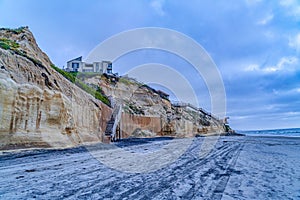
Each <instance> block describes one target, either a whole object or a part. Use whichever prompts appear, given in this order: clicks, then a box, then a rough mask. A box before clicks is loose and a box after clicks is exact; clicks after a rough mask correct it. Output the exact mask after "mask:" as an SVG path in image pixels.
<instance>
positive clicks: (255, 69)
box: [245, 64, 259, 71]
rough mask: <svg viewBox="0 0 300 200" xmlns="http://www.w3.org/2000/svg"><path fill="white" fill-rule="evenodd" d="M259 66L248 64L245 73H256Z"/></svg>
mask: <svg viewBox="0 0 300 200" xmlns="http://www.w3.org/2000/svg"><path fill="white" fill-rule="evenodd" d="M258 70H259V65H257V64H250V65H248V66H247V67H246V68H245V71H258Z"/></svg>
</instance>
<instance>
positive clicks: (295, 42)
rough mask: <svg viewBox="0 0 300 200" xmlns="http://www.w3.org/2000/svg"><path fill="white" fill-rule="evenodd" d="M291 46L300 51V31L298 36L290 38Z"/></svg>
mask: <svg viewBox="0 0 300 200" xmlns="http://www.w3.org/2000/svg"><path fill="white" fill-rule="evenodd" d="M289 46H290V47H292V48H294V49H296V50H297V52H299V51H300V33H298V34H297V35H296V36H294V37H292V38H290V41H289Z"/></svg>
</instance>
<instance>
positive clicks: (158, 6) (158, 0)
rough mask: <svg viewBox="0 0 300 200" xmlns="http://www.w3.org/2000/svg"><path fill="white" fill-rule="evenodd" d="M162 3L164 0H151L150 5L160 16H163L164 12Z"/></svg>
mask: <svg viewBox="0 0 300 200" xmlns="http://www.w3.org/2000/svg"><path fill="white" fill-rule="evenodd" d="M164 3H165V0H153V1H152V2H151V4H150V5H151V7H152V8H153V9H154V10H155V12H156V13H157V14H159V15H160V16H164V15H165V14H166V13H165V11H164V10H163V6H164Z"/></svg>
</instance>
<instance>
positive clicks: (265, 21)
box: [257, 14, 274, 25]
mask: <svg viewBox="0 0 300 200" xmlns="http://www.w3.org/2000/svg"><path fill="white" fill-rule="evenodd" d="M273 18H274V15H273V14H269V15H267V16H266V17H265V18H263V19H261V20H259V21H258V22H257V24H258V25H266V24H268V23H269V22H270V21H272V19H273Z"/></svg>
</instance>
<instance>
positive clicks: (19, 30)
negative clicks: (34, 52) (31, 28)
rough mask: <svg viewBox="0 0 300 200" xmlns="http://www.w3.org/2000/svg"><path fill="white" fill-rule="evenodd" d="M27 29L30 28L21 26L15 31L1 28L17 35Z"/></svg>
mask: <svg viewBox="0 0 300 200" xmlns="http://www.w3.org/2000/svg"><path fill="white" fill-rule="evenodd" d="M25 28H28V27H27V26H21V27H19V28H14V29H12V28H0V30H6V31H10V32H13V33H15V34H19V33H22V32H23V30H24V29H25Z"/></svg>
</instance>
